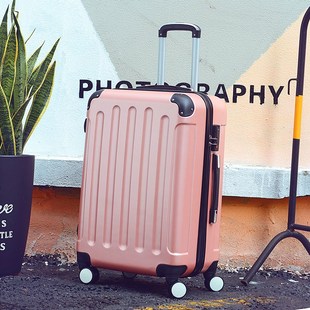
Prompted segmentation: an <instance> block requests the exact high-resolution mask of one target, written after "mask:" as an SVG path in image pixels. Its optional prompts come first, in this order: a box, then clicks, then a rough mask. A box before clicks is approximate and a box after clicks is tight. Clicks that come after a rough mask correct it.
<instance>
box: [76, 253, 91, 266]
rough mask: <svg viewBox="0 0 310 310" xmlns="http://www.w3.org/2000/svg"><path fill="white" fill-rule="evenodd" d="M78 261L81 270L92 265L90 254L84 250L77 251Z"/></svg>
mask: <svg viewBox="0 0 310 310" xmlns="http://www.w3.org/2000/svg"><path fill="white" fill-rule="evenodd" d="M77 263H78V266H79V269H80V270H82V269H84V268H89V267H91V261H90V256H89V254H88V253H84V252H77Z"/></svg>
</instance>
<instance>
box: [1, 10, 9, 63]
mask: <svg viewBox="0 0 310 310" xmlns="http://www.w3.org/2000/svg"><path fill="white" fill-rule="evenodd" d="M8 11H9V7H8V8H7V9H6V12H5V14H4V16H3V19H2V22H1V25H0V62H1V60H2V58H3V54H4V50H5V45H6V41H7V39H8Z"/></svg>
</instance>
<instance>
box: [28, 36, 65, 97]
mask: <svg viewBox="0 0 310 310" xmlns="http://www.w3.org/2000/svg"><path fill="white" fill-rule="evenodd" d="M59 40H60V39H58V40H57V41H56V42H55V44H54V45H53V47H52V49H51V50H50V52H49V53H48V54H47V56H46V57H45V59H44V60H43V62H42V63H41V64H40V65H39V66H38V67H37V68H36V69H34V72H33V74H32V77H31V78H30V81H29V83H28V89H29V90H30V94H29V96H30V97H31V96H32V95H34V94H35V92H36V91H37V90H38V89H39V88H40V87H41V85H42V83H43V81H44V78H45V75H46V72H47V70H48V68H49V65H50V63H51V61H52V59H53V56H54V53H55V50H56V47H57V45H58V42H59Z"/></svg>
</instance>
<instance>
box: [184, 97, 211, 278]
mask: <svg viewBox="0 0 310 310" xmlns="http://www.w3.org/2000/svg"><path fill="white" fill-rule="evenodd" d="M197 94H198V95H199V96H200V97H201V98H202V99H203V101H204V102H205V104H206V113H207V115H206V134H205V155H204V163H203V173H202V186H201V199H200V215H199V227H198V241H197V256H196V265H195V268H194V270H193V271H192V273H191V274H190V275H189V276H191V277H192V276H195V275H197V274H199V273H200V272H201V270H202V268H203V266H204V261H205V255H206V239H207V218H208V201H209V183H210V164H211V145H210V137H212V136H211V134H212V126H213V106H212V101H211V100H210V98H209V97H208V96H206V95H205V94H202V93H197Z"/></svg>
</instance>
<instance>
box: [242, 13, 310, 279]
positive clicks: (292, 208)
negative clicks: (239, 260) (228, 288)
mask: <svg viewBox="0 0 310 310" xmlns="http://www.w3.org/2000/svg"><path fill="white" fill-rule="evenodd" d="M309 20H310V7H309V8H308V10H307V11H306V13H305V15H304V18H303V20H302V23H301V27H300V36H299V52H298V68H297V87H296V100H295V117H294V133H293V147H292V162H291V179H290V198H289V206H288V225H287V230H286V231H283V232H281V233H279V234H278V235H276V236H275V237H274V238H273V239H272V240H271V241H270V242H269V244H268V245H267V246H266V248H265V249H264V251H263V252H262V254H261V255H260V256H259V258H258V259H257V260H256V262H255V263H254V265H253V266H252V268H251V269H250V270H249V271H248V272H247V274H246V275H245V277H244V278H243V279H242V280H241V283H242V284H244V285H248V284H249V282H250V281H251V279H252V278H253V277H254V275H255V274H256V272H257V271H258V269H259V268H260V267H261V266H262V265H263V263H264V262H265V260H266V259H267V258H268V256H269V255H270V253H271V252H272V251H273V249H274V248H275V247H276V245H277V244H278V243H279V242H280V241H282V240H283V239H286V238H290V237H292V238H295V239H297V240H299V241H300V242H301V243H302V245H303V246H304V247H305V249H306V250H307V252H308V254H309V255H310V241H309V240H308V239H307V238H306V237H305V236H304V235H303V234H301V233H299V232H297V231H295V230H301V231H310V226H306V225H300V224H296V223H295V215H296V197H297V179H298V160H299V146H300V131H301V115H302V100H303V87H304V73H305V57H306V42H307V28H308V24H309Z"/></svg>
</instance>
